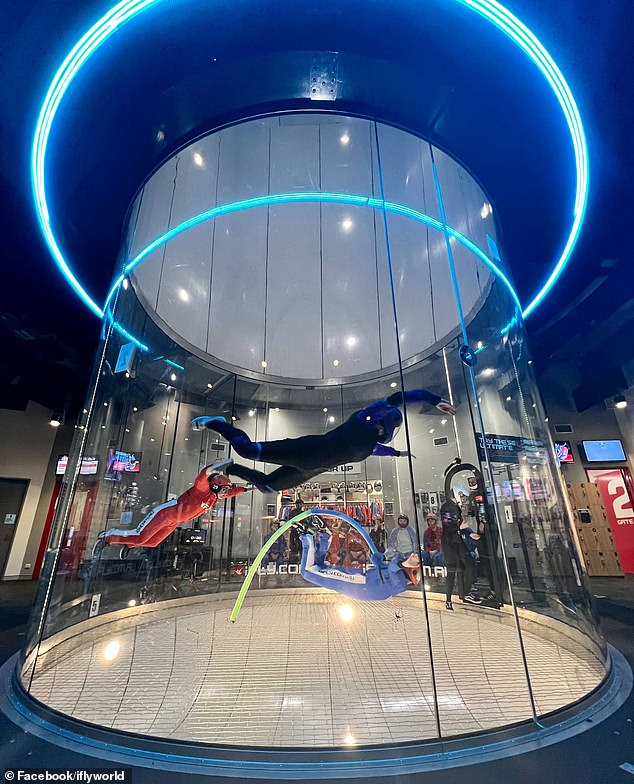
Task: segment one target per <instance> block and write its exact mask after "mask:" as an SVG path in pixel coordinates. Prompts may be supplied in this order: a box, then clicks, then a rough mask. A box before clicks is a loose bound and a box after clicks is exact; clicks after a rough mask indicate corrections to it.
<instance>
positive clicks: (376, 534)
mask: <svg viewBox="0 0 634 784" xmlns="http://www.w3.org/2000/svg"><path fill="white" fill-rule="evenodd" d="M370 539H372V541H373V542H374V546H375V547H376V549H377V550H378V551H379V552H380V553H384V552H385V550H386V548H387V531H386V530H385V525H384V524H383V520H381V518H380V517H375V518H374V528H372V529H371V530H370Z"/></svg>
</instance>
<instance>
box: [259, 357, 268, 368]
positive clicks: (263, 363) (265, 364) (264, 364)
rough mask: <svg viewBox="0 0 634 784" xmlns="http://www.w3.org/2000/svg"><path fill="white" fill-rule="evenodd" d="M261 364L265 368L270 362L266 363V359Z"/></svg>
mask: <svg viewBox="0 0 634 784" xmlns="http://www.w3.org/2000/svg"><path fill="white" fill-rule="evenodd" d="M260 364H261V365H262V367H263V368H265V367H266V366H267V365H268V362H267V361H266V359H263V360H262V362H261V363H260Z"/></svg>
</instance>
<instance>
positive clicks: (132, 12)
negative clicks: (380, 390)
mask: <svg viewBox="0 0 634 784" xmlns="http://www.w3.org/2000/svg"><path fill="white" fill-rule="evenodd" d="M158 2H160V0H122V2H120V3H119V4H118V5H115V6H113V8H111V9H110V10H109V11H108V12H107V13H106V14H105V15H104V16H102V17H101V19H99V20H98V21H97V22H96V23H95V24H94V25H93V26H92V27H91V28H90V29H89V30H88V31H87V32H86V33H85V34H84V35H83V36H82V38H81V39H80V40H79V41H78V42H77V44H75V46H74V47H73V48H72V49H71V51H70V52H69V54H68V55H67V56H66V57H65V58H64V61H63V62H62V65H61V66H60V68H59V69H58V71H57V73H56V74H55V77H54V79H53V81H52V82H51V85H50V87H49V89H48V91H47V94H46V97H45V100H44V103H43V105H42V108H41V110H40V115H39V117H38V122H37V126H36V130H35V135H34V139H33V151H32V156H31V177H32V186H33V196H34V200H35V207H36V212H37V215H38V219H39V222H40V226H41V228H42V232H43V234H44V238H45V240H46V242H47V244H48V246H49V250H50V251H51V254H52V255H53V258H54V259H55V262H56V263H57V265H58V267H59V268H60V270H61V272H62V274H63V275H64V277H65V278H66V280H67V281H68V283H69V284H70V285H71V287H72V288H73V289H74V290H75V292H76V293H77V294H78V296H79V297H80V298H81V299H82V300H83V301H84V302H85V303H86V305H87V306H88V307H89V308H90V309H91V310H92V311H93V312H94V313H95V314H96V315H98V316H99V317H100V318H102V317H103V310H102V309H101V308H99V306H98V305H97V304H96V303H95V302H94V300H93V299H92V298H91V297H90V295H89V294H88V293H87V292H86V291H85V289H84V288H83V287H82V285H81V283H80V282H79V280H78V279H77V277H76V276H75V274H74V273H73V271H72V270H71V268H70V265H69V264H68V262H67V261H66V259H65V258H64V255H63V253H62V251H61V249H60V247H59V245H58V243H57V241H56V239H55V235H54V233H53V230H52V227H51V225H50V214H49V209H48V203H47V200H46V185H45V169H46V166H45V164H46V160H45V159H46V150H47V145H48V139H49V135H50V130H51V126H52V123H53V119H54V117H55V114H56V112H57V110H58V108H59V105H60V103H61V100H62V98H63V96H64V93H65V92H66V90H67V89H68V87H69V86H70V84H71V82H72V80H73V79H74V77H75V75H76V74H77V72H78V71H79V69H80V68H81V67H82V65H83V64H84V63H85V62H86V60H87V59H88V58H89V57H90V56H91V55H92V54H93V53H94V52H95V50H96V49H97V48H98V47H99V46H101V44H103V43H104V42H105V41H106V40H107V39H108V38H109V37H110V36H111V35H113V34H114V33H115V32H116V31H117V30H118V29H119V28H120V27H122V26H123V25H124V24H125V23H126V22H127V21H129V20H130V19H132V18H134V17H135V16H137V15H138V14H140V13H141V12H143V11H145V10H147V9H148V8H150V7H151V6H153V5H155V4H156V3H158ZM456 2H458V3H460V4H461V5H463V6H464V7H465V8H468V9H470V10H472V11H474V12H475V13H477V14H479V15H480V16H482V17H483V18H485V19H487V20H488V21H489V22H491V23H492V24H493V25H494V26H495V27H497V28H498V29H499V30H500V31H501V32H502V33H503V34H504V35H506V36H507V37H508V38H509V39H510V40H511V41H513V43H515V44H516V45H517V46H518V47H519V48H520V49H521V50H522V51H523V52H524V53H525V54H527V55H528V56H529V57H530V58H531V60H532V61H533V62H534V63H535V64H536V65H537V67H538V68H539V69H540V71H541V72H542V74H543V76H544V77H545V78H546V80H547V81H548V83H549V85H550V86H551V88H552V89H553V91H554V93H555V95H556V97H557V100H558V101H559V104H560V106H561V109H562V111H563V113H564V116H565V118H566V122H567V125H568V128H569V130H570V133H571V138H572V143H573V148H574V155H575V165H576V171H577V183H576V190H575V199H574V209H573V216H574V220H573V223H572V227H571V230H570V233H569V235H568V238H567V240H566V242H565V244H564V248H563V250H562V252H561V254H560V256H559V259H558V260H557V262H556V264H555V266H554V268H553V270H552V272H551V273H550V275H549V277H548V278H547V280H546V282H545V283H544V284H543V286H542V287H541V289H540V290H539V291H538V292H537V294H536V295H535V296H534V297H533V299H532V300H531V302H530V303H529V304H528V306H527V307H526V308H525V310H524V313H523V316H524V317H526V316H528V315H529V314H530V313H531V312H532V311H533V310H534V309H535V308H536V307H537V305H538V304H539V303H540V302H541V301H542V300H543V299H544V297H545V296H546V294H547V293H548V291H549V290H550V289H551V288H552V286H553V285H554V283H555V280H556V279H557V277H558V276H559V274H560V273H561V271H562V269H563V267H564V266H565V264H566V263H567V262H568V260H569V258H570V255H571V253H572V250H573V248H574V245H575V243H576V241H577V238H578V236H579V231H580V229H581V224H582V222H583V218H584V215H585V210H586V205H587V200H588V151H587V144H586V140H585V135H584V131H583V126H582V123H581V118H580V115H579V110H578V108H577V105H576V103H575V100H574V98H573V96H572V93H571V91H570V88H569V87H568V84H567V83H566V80H565V79H564V77H563V75H562V73H561V71H560V70H559V68H558V67H557V65H556V64H555V62H554V61H553V59H552V58H551V57H550V55H549V54H548V52H547V51H546V49H545V48H544V47H543V46H542V45H541V43H540V42H539V40H538V39H537V38H536V37H535V36H534V35H533V33H532V32H531V31H530V30H529V29H528V28H527V27H526V26H525V25H524V24H523V23H522V22H520V20H519V19H517V18H516V17H515V16H514V15H513V14H511V13H510V12H509V11H508V10H507V9H506V8H504V6H502V5H500V4H499V3H497V2H495V0H456Z"/></svg>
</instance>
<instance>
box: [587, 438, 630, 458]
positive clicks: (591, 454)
mask: <svg viewBox="0 0 634 784" xmlns="http://www.w3.org/2000/svg"><path fill="white" fill-rule="evenodd" d="M582 444H583V451H584V452H585V453H586V460H587V461H588V463H610V462H613V461H618V460H621V461H622V460H625V452H624V451H623V444H622V443H621V442H620V441H619V440H618V439H613V440H611V441H582Z"/></svg>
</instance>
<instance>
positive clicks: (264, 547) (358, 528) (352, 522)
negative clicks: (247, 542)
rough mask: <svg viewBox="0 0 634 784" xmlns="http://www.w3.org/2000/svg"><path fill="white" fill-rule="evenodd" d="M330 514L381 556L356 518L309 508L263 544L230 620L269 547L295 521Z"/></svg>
mask: <svg viewBox="0 0 634 784" xmlns="http://www.w3.org/2000/svg"><path fill="white" fill-rule="evenodd" d="M320 514H322V515H329V516H330V517H338V518H339V519H340V520H344V521H345V522H346V523H348V525H351V526H352V527H353V528H354V529H355V530H356V531H358V532H359V533H360V534H361V536H362V537H363V539H364V541H365V543H366V544H367V545H368V546H369V548H370V550H371V552H372V553H373V554H375V555H377V556H379V557H380V553H379V551H378V550H377V549H376V547H375V546H374V542H373V541H372V539H370V537H369V536H368V534H367V533H366V532H365V531H364V530H363V528H362V527H361V526H360V525H359V523H357V521H356V520H353V519H352V518H351V517H348V515H345V514H343V513H342V512H338V511H335V510H331V509H308V510H307V511H306V512H300V513H299V514H298V515H295V517H291V519H290V520H288V521H287V522H286V523H284V524H283V525H281V526H280V527H279V528H278V529H277V531H276V532H275V533H274V534H273V535H272V536H271V537H270V539H267V541H266V542H265V543H264V544H263V545H262V548H261V550H260V552H259V553H258V554H257V555H256V556H255V558H254V559H253V563H252V564H251V566H250V567H249V572H248V574H247V576H246V578H245V580H244V582H243V583H242V588H240V592H239V593H238V596H237V598H236V601H235V604H234V605H233V610H232V611H231V615H230V616H229V620H230V621H231V623H235V622H236V620H237V619H238V614H239V612H240V610H241V609H242V603H243V602H244V597H245V596H246V595H247V591H248V590H249V586H250V585H251V582H252V581H253V578H254V577H255V575H256V573H257V570H258V568H259V567H260V564H261V563H262V559H263V558H264V556H265V555H266V553H267V551H268V550H269V548H270V547H271V546H272V545H273V544H275V542H276V541H277V540H278V539H279V538H280V537H281V536H284V534H285V533H286V532H287V531H288V529H289V528H291V527H292V526H293V525H294V524H295V523H298V522H299V521H300V520H304V519H305V518H306V517H312V516H313V515H320Z"/></svg>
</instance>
